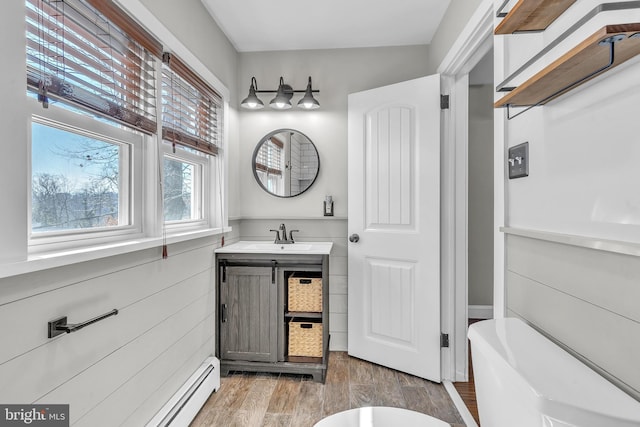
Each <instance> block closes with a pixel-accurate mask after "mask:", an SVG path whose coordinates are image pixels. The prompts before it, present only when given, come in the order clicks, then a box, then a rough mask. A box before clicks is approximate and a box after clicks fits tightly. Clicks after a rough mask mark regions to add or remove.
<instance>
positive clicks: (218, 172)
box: [0, 0, 231, 277]
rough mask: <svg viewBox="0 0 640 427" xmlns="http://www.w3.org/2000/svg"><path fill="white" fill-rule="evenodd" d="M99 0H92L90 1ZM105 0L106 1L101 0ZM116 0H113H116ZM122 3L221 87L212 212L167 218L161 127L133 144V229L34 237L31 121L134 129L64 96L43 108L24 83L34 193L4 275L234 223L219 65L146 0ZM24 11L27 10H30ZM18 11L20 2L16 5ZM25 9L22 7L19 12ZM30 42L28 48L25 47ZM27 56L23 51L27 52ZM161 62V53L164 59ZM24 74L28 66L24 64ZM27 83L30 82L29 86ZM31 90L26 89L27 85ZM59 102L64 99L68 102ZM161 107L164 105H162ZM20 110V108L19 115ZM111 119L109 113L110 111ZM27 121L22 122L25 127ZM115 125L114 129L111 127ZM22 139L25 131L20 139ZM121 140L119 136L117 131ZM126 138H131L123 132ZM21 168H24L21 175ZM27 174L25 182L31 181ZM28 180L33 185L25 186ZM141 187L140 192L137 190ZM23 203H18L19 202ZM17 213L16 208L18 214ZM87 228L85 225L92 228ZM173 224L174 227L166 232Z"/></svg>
mask: <svg viewBox="0 0 640 427" xmlns="http://www.w3.org/2000/svg"><path fill="white" fill-rule="evenodd" d="M87 1H88V2H89V3H92V2H93V0H87ZM96 1H98V2H100V1H102V0H96ZM109 1H112V0H109ZM117 4H118V7H119V8H120V11H121V13H123V14H124V15H126V16H127V17H131V16H135V19H134V20H135V21H136V22H138V23H139V22H144V23H145V25H144V30H146V31H148V32H149V34H151V35H152V36H153V37H158V40H160V43H161V47H160V51H171V52H175V53H177V55H179V56H180V57H181V58H183V59H184V61H183V63H184V64H185V65H187V66H188V67H189V68H190V69H191V71H192V72H193V73H195V74H196V75H197V76H199V77H201V79H202V81H203V82H206V83H207V84H208V85H209V86H210V87H211V88H212V89H213V90H214V91H215V92H216V93H217V94H219V103H218V107H217V108H218V112H219V113H220V114H221V115H218V118H217V120H218V123H219V125H220V128H219V129H218V131H217V132H218V135H219V137H218V139H217V143H216V147H217V148H218V149H219V152H218V153H217V155H215V156H208V158H207V161H206V162H204V163H203V164H205V163H206V165H207V169H208V172H207V173H206V175H205V174H203V177H204V178H203V179H202V183H203V186H208V189H207V190H204V189H203V193H204V195H205V196H204V197H203V199H202V200H203V202H202V209H203V212H205V214H204V215H203V219H202V220H201V221H195V222H193V223H191V224H189V225H186V224H180V225H175V226H174V225H173V224H170V225H171V226H169V227H167V226H165V225H164V224H163V220H162V217H163V212H162V210H161V207H160V205H161V200H160V199H159V196H160V197H162V196H161V188H160V182H159V179H158V177H159V173H161V169H160V167H161V165H159V162H160V161H161V158H162V156H161V153H162V146H163V144H164V143H163V142H162V136H161V135H162V133H161V132H160V133H158V134H153V135H148V134H146V133H144V134H143V133H136V132H133V133H134V134H135V135H136V137H135V138H136V143H135V144H134V145H133V146H132V151H131V156H132V162H133V163H132V167H131V172H130V174H131V175H130V176H131V179H132V181H133V183H134V186H133V193H132V194H133V196H132V197H131V199H132V201H133V202H132V203H134V204H133V205H132V207H131V209H132V218H133V220H132V223H131V224H130V226H129V229H128V230H125V229H124V228H125V227H126V226H124V227H120V228H119V229H117V230H111V229H109V230H105V231H104V232H102V230H101V232H99V233H95V232H92V231H91V229H82V230H81V231H78V232H74V233H62V234H65V235H66V237H62V236H55V237H50V238H45V237H40V236H38V238H37V239H32V238H31V217H32V212H31V197H30V196H31V189H30V188H31V186H32V182H31V180H32V171H31V167H32V165H31V163H32V160H31V150H32V146H31V123H32V120H33V117H34V116H36V120H37V118H43V119H45V120H52V121H54V122H58V123H60V124H62V125H63V128H64V126H68V125H70V126H71V127H74V128H77V129H81V130H83V131H85V132H89V133H92V134H96V135H97V136H98V137H99V138H100V137H102V136H104V135H105V133H106V136H109V135H110V132H119V131H122V132H127V133H131V131H130V130H128V129H127V130H123V129H119V130H118V131H116V130H114V129H116V128H115V127H114V126H112V125H111V124H106V123H105V122H104V121H105V117H104V116H103V115H101V114H92V113H88V112H87V111H84V110H83V109H78V108H77V106H75V105H73V104H66V103H64V102H61V101H59V100H55V99H54V98H53V97H52V99H51V103H50V107H49V108H48V109H43V108H42V107H43V106H42V104H41V103H39V102H38V101H37V100H36V99H35V97H34V94H35V92H33V91H32V90H31V91H30V90H25V92H27V93H26V94H25V95H24V99H25V104H24V106H25V108H24V109H23V108H20V114H19V115H20V116H21V118H22V119H23V120H25V122H23V125H22V126H24V129H26V132H24V133H22V134H21V135H24V138H25V143H26V147H25V148H26V150H25V151H24V152H25V153H26V155H25V156H24V157H22V156H20V157H21V162H20V163H21V164H22V163H23V160H22V159H25V160H26V162H25V163H26V164H24V166H21V170H24V171H25V175H24V176H21V177H20V179H19V181H20V186H21V187H23V188H24V187H27V189H28V194H27V195H26V196H25V197H24V199H22V203H18V204H16V207H15V208H14V209H13V211H15V212H16V213H17V212H18V211H19V212H20V221H19V222H20V230H23V231H21V233H22V236H24V237H21V238H20V239H17V237H15V236H13V237H12V236H10V237H11V241H12V245H13V246H14V247H16V249H15V250H14V253H15V254H17V260H18V261H19V262H17V263H16V264H12V266H13V267H12V268H11V269H9V270H6V271H4V273H2V274H0V276H1V277H5V275H6V274H9V275H11V274H21V273H25V272H30V271H38V270H41V269H44V268H51V267H55V266H63V265H69V264H74V263H77V262H82V261H88V260H92V259H100V258H102V257H107V256H113V255H117V254H124V253H129V252H133V251H137V250H143V249H149V248H156V247H158V246H160V245H161V244H162V243H177V242H183V241H189V240H192V239H198V238H203V237H208V236H215V235H220V234H222V233H224V232H228V231H230V230H231V228H230V227H229V223H228V221H229V214H228V209H227V205H228V203H227V202H228V194H227V190H228V186H229V183H228V178H229V171H228V156H227V149H228V145H229V126H228V125H229V115H228V112H229V98H230V92H229V89H228V88H227V87H226V86H225V84H224V83H223V82H222V81H221V80H220V79H218V78H217V77H216V75H215V74H213V73H212V71H211V70H210V69H209V68H208V67H207V66H205V65H204V64H203V63H202V62H201V60H200V59H199V58H198V57H196V56H195V55H193V54H192V53H191V51H190V50H189V49H188V48H187V47H186V46H185V45H184V44H183V43H182V42H180V41H179V40H178V39H176V38H175V37H174V36H173V34H171V33H170V32H169V31H168V29H167V28H166V27H165V26H164V25H163V24H162V23H160V21H157V20H156V19H155V16H154V15H153V14H152V13H151V12H150V11H149V9H148V8H147V7H146V6H145V5H144V4H143V3H142V2H140V1H139V0H118V1H117ZM23 10H24V9H23ZM16 12H17V9H16ZM18 17H22V19H24V15H21V14H16V18H18ZM23 49H24V48H23ZM23 55H24V51H23V52H21V53H20V55H17V53H16V54H14V55H13V57H14V58H15V59H16V60H20V59H22V58H24V56H23ZM21 56H22V58H21ZM158 60H159V61H161V59H158ZM12 70H13V71H14V74H15V76H14V77H15V79H16V81H17V80H19V79H20V78H21V76H20V75H18V72H17V71H19V70H17V69H15V67H14V69H12ZM161 70H162V68H161V66H158V67H156V70H155V71H156V82H155V86H156V90H157V91H159V90H160V88H161V83H160V79H161ZM22 73H24V71H22ZM25 89H26V88H25ZM23 93H24V92H23ZM160 98H161V97H160V96H159V94H157V95H156V98H155V99H156V102H157V103H159V102H160ZM56 104H65V106H64V107H61V106H60V105H56ZM156 111H157V112H158V114H159V111H160V110H158V109H157V110H156ZM16 117H17V115H16ZM107 119H108V118H107ZM157 119H158V120H157V122H158V125H159V126H158V127H159V130H160V129H161V120H160V118H159V117H157ZM114 123H116V125H121V126H123V127H125V126H127V125H126V124H124V125H123V124H122V123H120V122H118V121H114ZM22 126H21V127H22ZM106 129H108V130H106ZM20 139H22V137H21V138H20ZM115 139H119V138H118V137H116V138H115ZM123 139H124V140H125V141H126V140H127V139H128V137H124V138H123ZM20 175H22V174H20ZM25 181H26V182H25ZM25 184H26V185H25ZM136 194H137V196H136ZM18 206H19V208H18ZM12 215H13V214H12ZM85 231H86V232H85ZM167 231H168V232H169V233H167Z"/></svg>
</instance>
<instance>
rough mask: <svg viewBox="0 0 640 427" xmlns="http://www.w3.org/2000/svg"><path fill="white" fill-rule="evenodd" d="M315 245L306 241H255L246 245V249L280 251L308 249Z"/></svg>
mask: <svg viewBox="0 0 640 427" xmlns="http://www.w3.org/2000/svg"><path fill="white" fill-rule="evenodd" d="M312 247H313V246H312V245H308V244H305V243H287V244H280V243H253V244H250V245H247V246H245V249H249V250H258V251H267V252H279V251H285V252H286V251H308V250H309V249H311V248H312Z"/></svg>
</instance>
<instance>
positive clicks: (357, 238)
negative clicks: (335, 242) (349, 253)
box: [349, 233, 360, 243]
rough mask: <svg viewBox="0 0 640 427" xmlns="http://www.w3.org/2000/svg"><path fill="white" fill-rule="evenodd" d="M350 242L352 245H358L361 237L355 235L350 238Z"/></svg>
mask: <svg viewBox="0 0 640 427" xmlns="http://www.w3.org/2000/svg"><path fill="white" fill-rule="evenodd" d="M349 241H350V242H351V243H358V241H360V236H358V235H357V234H356V233H353V234H352V235H351V236H349Z"/></svg>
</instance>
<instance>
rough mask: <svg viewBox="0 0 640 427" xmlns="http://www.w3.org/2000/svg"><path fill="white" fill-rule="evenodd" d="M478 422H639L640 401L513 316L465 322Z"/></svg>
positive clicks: (632, 425)
mask: <svg viewBox="0 0 640 427" xmlns="http://www.w3.org/2000/svg"><path fill="white" fill-rule="evenodd" d="M469 339H470V340H471V353H472V360H473V373H474V380H475V385H476V399H477V401H478V412H479V414H480V425H482V426H487V427H514V426H518V427H560V426H561V427H567V426H576V427H577V426H579V427H605V426H606V427H639V426H640V402H638V401H636V400H634V399H633V398H631V397H630V396H629V395H627V394H626V393H624V392H623V391H622V390H620V389H619V388H617V387H615V386H614V385H613V384H612V383H610V382H609V381H607V380H606V379H605V378H603V377H602V376H600V375H599V374H597V373H596V372H595V371H593V370H592V369H590V368H589V367H587V366H586V365H585V364H583V363H582V362H580V361H579V360H578V359H576V358H575V357H573V356H571V355H570V354H569V353H567V352H566V351H564V350H563V349H561V348H560V347H559V346H557V345H556V344H554V343H553V342H551V341H550V340H549V339H547V338H546V337H544V336H542V335H541V334H540V333H538V332H537V331H536V330H535V329H533V328H532V327H530V326H528V325H527V324H525V323H524V322H523V321H521V320H519V319H515V318H507V319H495V320H485V321H482V322H478V323H474V324H473V325H471V326H470V327H469Z"/></svg>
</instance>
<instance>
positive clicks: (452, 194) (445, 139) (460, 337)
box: [437, 0, 506, 381]
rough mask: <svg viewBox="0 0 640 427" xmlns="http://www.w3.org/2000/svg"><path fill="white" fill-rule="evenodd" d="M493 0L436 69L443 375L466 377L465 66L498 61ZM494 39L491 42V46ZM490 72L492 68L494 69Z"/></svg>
mask: <svg viewBox="0 0 640 427" xmlns="http://www.w3.org/2000/svg"><path fill="white" fill-rule="evenodd" d="M494 16H495V15H494V1H493V0H482V2H481V4H480V5H479V6H478V8H477V9H476V11H475V12H474V14H473V15H472V16H471V18H470V19H469V21H468V22H467V25H466V26H465V27H464V29H463V30H462V32H461V33H460V35H459V37H458V38H457V39H456V41H455V42H454V44H453V45H452V47H451V49H449V52H448V53H447V55H446V56H445V58H444V59H443V60H442V62H441V63H440V66H439V67H438V69H437V72H438V73H439V74H440V75H441V76H442V83H441V88H442V91H443V92H442V93H443V94H448V95H449V99H450V103H449V106H450V107H449V109H448V110H443V112H444V114H443V116H442V120H443V123H442V154H441V155H442V168H441V186H442V187H441V283H442V294H441V295H442V296H441V298H442V301H441V303H442V312H441V316H442V320H441V323H442V330H443V332H444V333H448V334H449V335H450V337H452V339H450V340H449V347H448V348H443V350H442V356H441V360H442V378H443V379H448V380H451V381H467V380H468V341H467V327H468V326H467V322H468V317H467V310H468V297H467V295H468V272H467V270H468V265H467V258H468V256H467V255H468V244H467V243H468V239H467V232H468V230H467V212H468V210H467V204H468V185H467V174H468V147H469V131H468V129H469V117H468V111H469V72H470V71H471V70H472V69H473V68H474V67H475V66H476V65H477V64H478V62H479V61H480V60H481V59H482V58H483V57H484V55H485V54H486V53H487V52H489V50H490V49H491V47H492V46H493V47H494V65H495V64H497V65H500V64H502V59H503V58H502V57H501V56H500V52H502V49H501V48H500V46H498V44H499V43H501V41H502V40H501V39H500V38H497V39H496V40H495V41H494V37H493V26H494V19H495V18H494ZM494 43H495V46H494ZM494 75H495V74H494ZM505 124H506V123H505V118H504V114H503V111H502V110H496V112H495V113H494V317H503V316H504V285H503V284H504V280H503V277H504V236H503V235H502V233H500V231H499V227H500V226H502V225H503V224H504V223H505V222H504V216H505V209H504V194H505V193H504V168H503V167H502V164H503V162H504V159H503V153H504V128H505Z"/></svg>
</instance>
